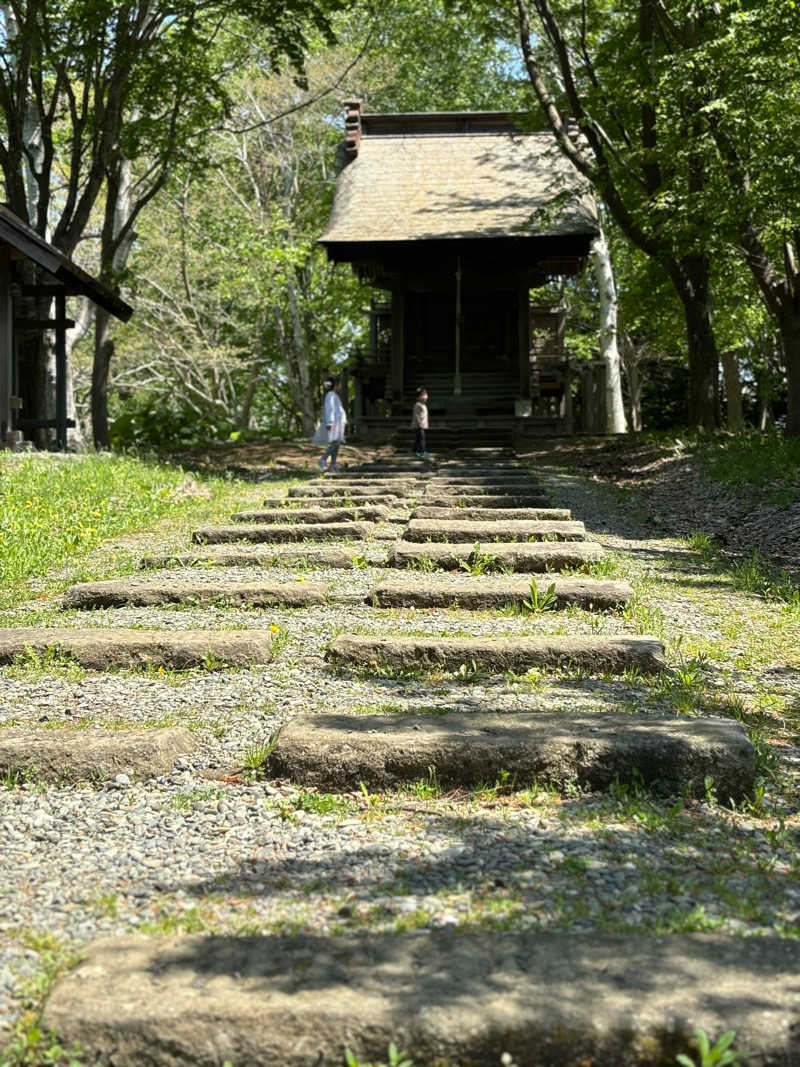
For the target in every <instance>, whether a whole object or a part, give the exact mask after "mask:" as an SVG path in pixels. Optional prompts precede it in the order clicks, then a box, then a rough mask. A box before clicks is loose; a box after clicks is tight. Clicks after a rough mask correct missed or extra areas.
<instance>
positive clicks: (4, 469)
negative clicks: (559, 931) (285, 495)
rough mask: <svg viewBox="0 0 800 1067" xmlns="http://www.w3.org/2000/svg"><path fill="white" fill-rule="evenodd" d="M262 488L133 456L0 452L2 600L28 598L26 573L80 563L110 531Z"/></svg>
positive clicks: (140, 526)
mask: <svg viewBox="0 0 800 1067" xmlns="http://www.w3.org/2000/svg"><path fill="white" fill-rule="evenodd" d="M262 494H263V489H261V490H259V488H258V487H255V486H253V485H252V484H249V485H248V484H247V483H244V482H239V481H237V480H235V479H224V478H217V477H210V478H209V477H203V476H199V477H195V476H192V477H189V476H187V474H186V473H185V472H184V470H183V469H182V468H181V467H178V466H169V465H165V464H162V463H158V462H154V461H151V460H145V459H139V458H136V457H133V456H108V455H99V456H96V455H93V456H83V457H73V458H69V459H64V458H54V457H52V456H47V455H43V456H35V455H34V456H24V457H20V456H15V455H11V454H2V453H0V607H10V606H11V605H13V604H17V603H19V602H20V601H21V600H24V599H26V598H29V596H30V592H31V589H30V580H31V579H34V578H41V577H42V576H44V575H47V574H51V573H52V572H54V571H56V570H57V569H58V568H64V567H67V566H69V567H75V566H77V565H80V564H81V563H82V562H83V561H85V560H87V559H88V557H89V556H90V554H91V553H92V551H93V550H95V549H97V548H98V547H99V546H101V545H102V544H103V543H104V542H106V541H108V540H110V539H111V538H114V537H118V536H120V535H124V534H131V533H136V532H140V531H143V530H149V529H155V528H156V527H158V526H159V524H162V523H164V522H165V521H167V520H187V519H188V520H192V521H202V520H205V519H209V518H216V517H218V516H221V515H224V514H226V512H227V511H228V510H230V509H231V508H233V507H235V506H237V505H238V504H240V503H246V502H249V501H250V500H252V499H253V498H254V497H255V498H256V499H258V498H260V496H261V495H262ZM38 591H39V592H41V590H38Z"/></svg>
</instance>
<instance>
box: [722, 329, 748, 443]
mask: <svg viewBox="0 0 800 1067" xmlns="http://www.w3.org/2000/svg"><path fill="white" fill-rule="evenodd" d="M722 372H723V376H724V379H725V397H726V399H727V402H728V411H727V418H726V420H725V421H726V423H727V426H728V429H729V430H733V431H734V432H738V431H739V430H743V429H744V412H743V411H742V383H741V381H740V379H739V360H738V358H737V356H736V352H735V351H734V350H733V349H732V348H728V349H726V350H725V351H724V352H722Z"/></svg>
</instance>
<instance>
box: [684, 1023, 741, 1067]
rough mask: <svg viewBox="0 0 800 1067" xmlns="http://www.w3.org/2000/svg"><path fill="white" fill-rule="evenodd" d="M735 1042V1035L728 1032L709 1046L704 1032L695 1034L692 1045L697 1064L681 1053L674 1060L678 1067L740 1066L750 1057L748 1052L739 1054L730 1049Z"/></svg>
mask: <svg viewBox="0 0 800 1067" xmlns="http://www.w3.org/2000/svg"><path fill="white" fill-rule="evenodd" d="M735 1040H736V1033H735V1031H733V1030H728V1032H727V1033H726V1034H723V1035H722V1037H721V1038H719V1040H718V1041H715V1042H714V1044H713V1045H712V1044H711V1040H710V1038H709V1037H708V1035H707V1034H706V1032H705V1030H698V1031H697V1032H696V1033H695V1040H694V1045H695V1049H696V1051H697V1052H698V1054H699V1056H700V1060H699V1062H697V1061H695V1060H694V1059H693V1058H691V1057H689V1056H688V1055H686V1053H684V1052H682V1053H681V1054H680V1055H679V1056H678V1057H677V1059H676V1062H677V1063H679V1064H680V1067H735V1065H736V1064H742V1063H744V1061H745V1060H746V1059H747V1057H748V1056H749V1055H750V1053H749V1052H740V1051H737V1050H736V1049H733V1048H731V1046H732V1045H733V1042H734V1041H735Z"/></svg>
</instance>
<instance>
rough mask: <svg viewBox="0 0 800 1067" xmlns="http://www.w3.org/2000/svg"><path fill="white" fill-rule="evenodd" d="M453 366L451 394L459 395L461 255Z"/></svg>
mask: <svg viewBox="0 0 800 1067" xmlns="http://www.w3.org/2000/svg"><path fill="white" fill-rule="evenodd" d="M454 326H455V355H456V359H455V364H456V365H455V368H454V371H453V396H461V256H458V258H457V259H456V318H455V323H454Z"/></svg>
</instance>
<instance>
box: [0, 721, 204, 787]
mask: <svg viewBox="0 0 800 1067" xmlns="http://www.w3.org/2000/svg"><path fill="white" fill-rule="evenodd" d="M196 747H197V740H196V738H195V736H194V734H192V733H190V731H189V730H186V729H184V728H183V727H182V726H181V727H166V728H163V729H157V730H143V729H126V730H104V729H99V730H96V729H86V730H79V729H73V730H17V729H12V730H0V775H3V776H16V775H19V776H20V778H21V779H22V780H23V781H31V780H35V781H47V782H57V783H59V784H65V783H67V782H92V781H93V782H100V781H106V780H107V779H110V778H115V777H116V775H118V774H127V775H128V777H129V778H131V779H138V780H146V779H148V778H157V777H158V776H159V775H162V774H168V773H169V771H171V770H172V767H173V765H174V763H175V760H176V759H178V757H179V756H185V755H186V754H187V753H189V752H192V751H193V750H194V749H195V748H196Z"/></svg>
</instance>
